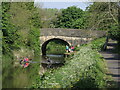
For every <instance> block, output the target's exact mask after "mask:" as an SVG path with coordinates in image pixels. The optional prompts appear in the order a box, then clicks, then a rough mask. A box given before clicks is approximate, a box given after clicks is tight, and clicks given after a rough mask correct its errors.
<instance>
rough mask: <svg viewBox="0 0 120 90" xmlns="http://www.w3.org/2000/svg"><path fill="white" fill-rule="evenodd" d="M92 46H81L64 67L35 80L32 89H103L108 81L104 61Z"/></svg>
mask: <svg viewBox="0 0 120 90" xmlns="http://www.w3.org/2000/svg"><path fill="white" fill-rule="evenodd" d="M100 40H101V39H100ZM103 40H105V39H103ZM103 40H102V41H103ZM95 42H96V41H95ZM97 42H99V40H98V41H97ZM92 44H94V42H91V43H90V44H88V45H85V46H82V47H81V48H80V50H79V51H78V52H77V53H76V54H75V55H74V56H73V57H72V59H71V60H69V61H68V62H67V63H66V65H65V66H63V67H61V68H59V69H56V70H53V71H51V72H46V73H45V74H44V75H43V76H42V77H41V78H37V83H36V84H34V85H33V86H32V88H105V87H106V86H107V81H108V80H107V79H106V78H107V75H106V74H105V72H106V65H105V61H104V59H103V58H102V56H101V55H100V54H99V53H98V51H97V50H96V49H98V48H97V47H96V48H94V49H93V45H92ZM102 44H104V43H102ZM102 44H101V42H100V44H97V45H98V46H101V45H102Z"/></svg>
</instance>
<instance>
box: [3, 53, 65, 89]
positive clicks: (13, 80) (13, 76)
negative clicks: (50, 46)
mask: <svg viewBox="0 0 120 90" xmlns="http://www.w3.org/2000/svg"><path fill="white" fill-rule="evenodd" d="M48 59H49V60H50V62H51V63H50V64H48ZM19 62H20V61H19V60H17V61H15V62H13V63H11V65H9V67H8V68H5V69H3V76H2V80H3V81H2V83H3V85H2V86H3V88H25V87H26V88H27V87H30V86H31V85H32V84H33V83H35V81H36V77H39V76H40V74H39V71H40V65H42V67H43V68H45V69H47V70H49V69H51V68H57V67H60V66H62V65H64V56H63V55H53V54H49V55H46V56H40V57H35V58H33V59H32V60H31V61H30V64H29V66H28V67H26V68H23V66H21V65H20V63H19ZM41 63H42V64H41Z"/></svg>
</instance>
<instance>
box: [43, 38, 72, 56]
mask: <svg viewBox="0 0 120 90" xmlns="http://www.w3.org/2000/svg"><path fill="white" fill-rule="evenodd" d="M54 40H56V41H57V40H58V41H61V42H63V43H64V44H65V45H68V46H70V43H69V42H67V41H65V40H63V39H60V38H52V39H49V40H47V41H45V42H44V43H43V44H42V48H41V49H42V55H46V51H47V50H46V47H47V45H48V44H49V42H51V41H54Z"/></svg>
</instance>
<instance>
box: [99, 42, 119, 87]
mask: <svg viewBox="0 0 120 90" xmlns="http://www.w3.org/2000/svg"><path fill="white" fill-rule="evenodd" d="M115 45H117V42H116V41H113V40H109V42H108V45H107V50H106V51H104V52H101V54H102V56H103V57H104V59H105V60H106V62H107V67H108V70H109V73H110V75H112V77H113V79H114V81H116V82H117V83H118V86H119V87H120V55H118V54H116V53H113V50H114V48H115Z"/></svg>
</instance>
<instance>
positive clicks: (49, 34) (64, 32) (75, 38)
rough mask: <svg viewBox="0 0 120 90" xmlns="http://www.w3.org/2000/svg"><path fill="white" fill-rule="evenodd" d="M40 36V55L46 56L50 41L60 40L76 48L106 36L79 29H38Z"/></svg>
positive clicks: (104, 33) (102, 33)
mask: <svg viewBox="0 0 120 90" xmlns="http://www.w3.org/2000/svg"><path fill="white" fill-rule="evenodd" d="M40 34H41V35H40V41H41V47H42V48H41V49H42V54H43V55H46V46H47V44H48V43H49V42H50V41H52V40H55V39H56V40H62V41H63V42H65V43H66V44H68V45H69V46H70V45H74V46H76V45H81V44H86V43H88V42H90V41H91V40H93V39H95V38H100V37H103V36H105V35H106V32H105V31H95V30H81V29H62V28H42V29H40Z"/></svg>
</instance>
